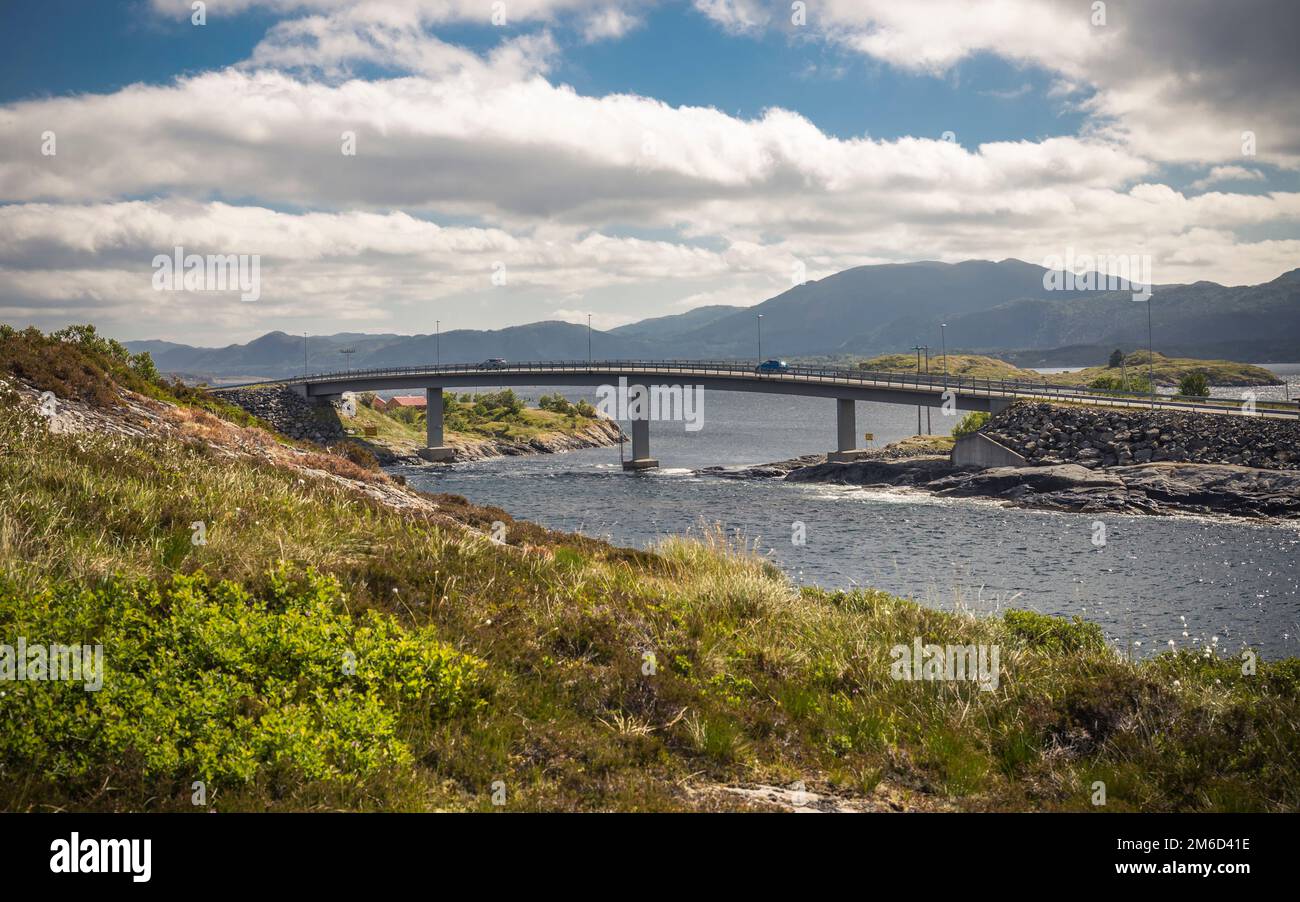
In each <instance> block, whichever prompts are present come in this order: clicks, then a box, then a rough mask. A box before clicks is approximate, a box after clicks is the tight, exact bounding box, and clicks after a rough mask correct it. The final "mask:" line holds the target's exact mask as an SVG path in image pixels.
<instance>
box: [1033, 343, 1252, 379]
mask: <svg viewBox="0 0 1300 902" xmlns="http://www.w3.org/2000/svg"><path fill="white" fill-rule="evenodd" d="M1150 361H1151V364H1152V367H1151V368H1152V371H1153V373H1154V376H1155V383H1156V385H1177V384H1178V380H1179V379H1181V378H1182V377H1183V376H1185V375H1187V374H1188V373H1197V372H1199V373H1204V374H1205V375H1206V377H1207V378H1208V379H1209V380H1210V384H1211V385H1277V384H1278V379H1277V377H1276V376H1274V375H1273V374H1272V373H1271V372H1269V371H1268V370H1266V369H1264V368H1263V367H1258V366H1252V365H1251V364H1249V363H1235V362H1233V361H1231V360H1196V359H1193V358H1190V357H1166V356H1165V355H1163V354H1161V353H1160V352H1159V351H1156V352H1155V354H1154V355H1153V356H1151V357H1150ZM1124 362H1125V365H1126V366H1127V368H1128V372H1129V375H1130V376H1131V375H1134V374H1135V373H1136V374H1139V375H1142V376H1145V375H1146V373H1147V363H1148V354H1147V352H1146V351H1134V352H1133V353H1131V354H1127V355H1125V357H1124ZM1119 373H1120V367H1113V368H1112V367H1108V366H1092V367H1088V368H1087V369H1082V370H1076V371H1074V372H1072V373H1054V374H1053V375H1052V376H1051V377H1050V378H1051V380H1052V381H1053V382H1056V383H1059V384H1062V385H1088V384H1090V383H1091V382H1093V381H1094V380H1096V379H1098V378H1101V377H1107V376H1112V377H1116V378H1118V376H1119Z"/></svg>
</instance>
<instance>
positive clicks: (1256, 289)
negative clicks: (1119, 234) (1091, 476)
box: [946, 270, 1300, 365]
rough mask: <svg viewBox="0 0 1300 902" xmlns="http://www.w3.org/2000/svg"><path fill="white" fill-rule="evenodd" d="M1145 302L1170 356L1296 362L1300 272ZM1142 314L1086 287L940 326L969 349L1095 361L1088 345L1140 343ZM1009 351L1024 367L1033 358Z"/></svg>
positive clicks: (1105, 347) (1208, 285)
mask: <svg viewBox="0 0 1300 902" xmlns="http://www.w3.org/2000/svg"><path fill="white" fill-rule="evenodd" d="M1150 304H1151V307H1150V318H1151V332H1152V335H1153V338H1154V341H1155V344H1156V347H1157V349H1159V350H1161V351H1163V352H1165V353H1166V354H1169V355H1171V356H1185V357H1201V358H1221V359H1232V360H1253V361H1264V360H1272V361H1279V362H1282V361H1294V360H1297V359H1300V270H1292V271H1290V272H1287V273H1284V274H1283V275H1281V276H1279V277H1278V278H1276V279H1274V280H1273V281H1271V282H1265V283H1263V284H1261V285H1245V286H1237V287H1226V286H1223V285H1219V284H1217V283H1214V282H1194V283H1192V284H1190V285H1162V286H1157V287H1156V288H1155V289H1154V290H1153V291H1152V295H1151V301H1150ZM1147 314H1148V310H1147V305H1146V304H1145V303H1135V302H1134V301H1133V298H1132V294H1131V293H1129V292H1117V291H1112V292H1093V293H1090V294H1088V295H1085V296H1081V297H1074V298H1068V299H1064V300H1062V301H1043V300H1034V299H1023V300H1015V301H1009V302H1007V303H1004V304H999V305H996V306H994V307H991V308H989V309H987V310H983V311H979V312H976V313H969V314H964V315H961V316H958V317H953V318H952V319H951V320H950V321H949V323H948V329H947V330H946V331H947V334H948V336H949V339H950V341H954V340H955V341H957V342H958V343H960V345H961V347H962V348H964V349H968V350H986V351H991V350H1002V349H1016V350H1020V351H1025V352H1032V351H1034V350H1039V349H1061V350H1060V352H1059V353H1058V354H1057V355H1056V357H1055V359H1057V360H1063V358H1064V357H1066V356H1071V357H1072V358H1073V359H1071V360H1068V361H1065V360H1063V362H1062V363H1061V364H1059V365H1070V364H1071V363H1074V362H1076V361H1077V362H1093V363H1095V362H1099V361H1098V360H1097V354H1096V353H1089V349H1091V350H1092V351H1101V352H1102V353H1103V356H1104V354H1108V353H1109V352H1110V351H1111V350H1112V349H1114V348H1117V347H1121V348H1126V349H1133V348H1142V347H1145V346H1146V344H1147ZM1080 351H1082V352H1083V353H1079V352H1080ZM1071 352H1073V353H1071ZM1014 356H1015V357H1016V362H1018V363H1020V364H1021V365H1026V364H1030V363H1031V362H1032V358H1033V356H1034V355H1033V354H1032V353H1025V354H1017V355H1014Z"/></svg>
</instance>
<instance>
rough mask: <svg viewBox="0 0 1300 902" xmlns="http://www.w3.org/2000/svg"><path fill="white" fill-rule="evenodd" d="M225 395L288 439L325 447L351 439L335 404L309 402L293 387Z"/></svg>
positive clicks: (231, 401) (224, 396) (232, 391)
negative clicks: (293, 389)
mask: <svg viewBox="0 0 1300 902" xmlns="http://www.w3.org/2000/svg"><path fill="white" fill-rule="evenodd" d="M222 397H223V398H225V399H226V400H227V401H229V402H230V403H232V404H236V405H238V406H239V407H242V408H244V410H247V411H248V412H249V413H251V414H252V415H253V416H255V417H257V418H258V419H260V420H264V421H265V422H267V423H270V424H271V425H272V426H274V427H275V429H276V431H277V432H279V433H280V434H281V435H286V436H288V437H289V438H293V439H299V440H302V441H310V442H315V443H316V444H318V445H326V446H328V445H333V444H335V443H336V442H341V441H343V440H344V439H346V438H348V434H347V432H345V431H344V429H343V424H342V422H341V421H340V420H339V416H338V411H337V410H335V409H334V407H333V405H330V404H321V403H318V402H314V401H309V400H308V399H306V398H304V397H303V396H302V395H300V394H298V393H297V392H294V391H292V390H291V389H287V388H237V389H232V390H230V391H227V392H223V393H222Z"/></svg>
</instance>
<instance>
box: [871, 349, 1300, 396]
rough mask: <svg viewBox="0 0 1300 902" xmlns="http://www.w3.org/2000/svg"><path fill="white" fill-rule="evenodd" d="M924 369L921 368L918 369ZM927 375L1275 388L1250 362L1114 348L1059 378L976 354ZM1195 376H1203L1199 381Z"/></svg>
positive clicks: (903, 364)
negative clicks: (1100, 358)
mask: <svg viewBox="0 0 1300 902" xmlns="http://www.w3.org/2000/svg"><path fill="white" fill-rule="evenodd" d="M851 365H853V366H856V367H857V368H858V369H861V370H869V371H872V372H880V373H915V372H916V371H917V365H916V357H915V356H914V355H909V354H882V355H880V356H878V357H870V358H867V359H865V360H855V361H854V362H853V363H852V364H851ZM922 366H923V367H924V364H922ZM928 372H929V373H930V374H931V375H934V374H941V373H945V372H946V373H947V374H948V375H949V376H956V377H964V378H968V379H1002V380H1006V381H1008V382H1048V383H1051V384H1053V385H1071V386H1079V387H1081V388H1082V387H1086V388H1096V389H1103V390H1117V391H1125V390H1127V391H1139V392H1142V391H1150V390H1151V387H1150V383H1149V382H1148V381H1147V380H1148V378H1151V379H1153V380H1154V381H1155V384H1156V386H1157V388H1160V387H1183V386H1184V384H1185V383H1186V384H1187V385H1191V383H1189V382H1187V380H1189V379H1197V380H1198V382H1199V384H1201V385H1203V386H1204V387H1209V386H1216V385H1217V386H1249V385H1280V384H1281V382H1280V380H1279V379H1278V378H1277V376H1275V375H1274V374H1273V373H1270V372H1269V371H1268V370H1266V369H1264V368H1263V367H1260V366H1255V365H1254V364H1250V363H1237V362H1235V361H1232V360H1197V359H1195V358H1191V357H1166V356H1165V355H1164V354H1161V353H1160V352H1159V351H1156V352H1155V353H1154V355H1152V354H1148V353H1147V352H1146V351H1133V352H1131V353H1128V354H1125V353H1124V352H1123V351H1121V350H1119V349H1116V350H1115V351H1114V352H1113V353H1112V354H1111V355H1110V359H1109V360H1107V361H1106V363H1105V364H1104V365H1100V366H1090V367H1086V368H1084V369H1079V370H1071V371H1069V372H1062V373H1040V372H1038V371H1037V370H1030V369H1022V368H1021V367H1018V366H1016V365H1015V364H1012V363H1008V362H1007V361H1005V360H999V359H998V358H996V357H987V356H984V355H981V354H948V355H947V362H946V369H945V360H944V357H943V356H942V355H940V356H934V357H931V358H930V363H929V369H928ZM1198 377H1203V382H1200V380H1199V379H1198Z"/></svg>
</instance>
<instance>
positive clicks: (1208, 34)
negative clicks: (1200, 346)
mask: <svg viewBox="0 0 1300 902" xmlns="http://www.w3.org/2000/svg"><path fill="white" fill-rule="evenodd" d="M696 6H697V8H699V9H701V11H703V12H704V13H705V14H706V15H707V16H708V17H709V18H711V19H713V20H714V21H716V22H718V23H719V24H720V25H721V26H722V27H723V28H725V29H727V30H729V31H732V32H755V31H760V30H762V29H763V28H764V27H775V26H776V25H778V24H783V21H782V19H781V18H780V16H779V15H778V14H777V13H778V12H779V11H780V10H781V9H783V8H785V7H786V6H787V4H784V3H782V2H772V3H761V2H759V0H696ZM1297 27H1300V8H1297V7H1296V6H1295V4H1294V3H1291V2H1290V0H1238V2H1235V3H1222V2H1217V0H1109V2H1107V3H1106V5H1105V24H1100V25H1099V24H1094V23H1093V10H1092V4H1091V3H1087V2H1081V0H988V2H981V3H970V2H968V0H909V2H906V3H899V2H897V0H822V2H819V3H817V4H816V5H810V9H809V16H808V25H807V29H808V31H809V33H811V34H815V35H818V36H820V37H821V38H822V39H824V40H826V41H828V42H830V43H833V44H836V45H839V46H842V47H846V48H848V49H850V50H853V51H855V52H857V53H861V54H863V55H866V56H869V57H871V58H873V59H876V60H880V61H882V62H884V63H887V64H889V65H891V66H894V67H896V68H899V69H901V70H904V71H908V72H914V73H927V74H930V75H944V74H946V73H948V72H949V71H950V70H952V69H953V68H954V67H955V66H957V65H958V64H959V63H961V62H963V61H965V60H968V59H971V58H973V57H975V56H977V55H979V54H993V55H996V56H999V57H1002V58H1003V59H1006V60H1009V61H1011V62H1013V63H1015V64H1017V65H1022V66H1032V67H1037V68H1041V69H1043V70H1045V71H1047V72H1050V73H1053V74H1054V75H1055V76H1056V79H1055V83H1054V86H1053V90H1052V94H1053V95H1054V96H1064V95H1067V94H1072V93H1075V92H1077V91H1079V90H1081V89H1083V88H1084V87H1085V86H1086V87H1087V88H1089V89H1091V90H1092V91H1093V94H1092V96H1091V97H1089V98H1088V99H1087V100H1086V103H1085V105H1084V108H1085V109H1086V110H1087V111H1088V112H1089V113H1090V114H1091V115H1092V117H1093V123H1092V126H1093V128H1094V129H1096V130H1097V131H1098V132H1099V133H1101V134H1104V135H1106V136H1108V137H1110V138H1113V139H1115V140H1120V141H1123V142H1125V143H1126V144H1127V145H1128V146H1129V147H1130V148H1132V149H1133V150H1134V151H1135V152H1136V153H1138V154H1140V155H1142V156H1143V157H1145V158H1147V159H1152V160H1161V161H1170V162H1229V161H1231V160H1234V159H1238V160H1239V159H1240V158H1241V157H1242V149H1241V145H1242V137H1241V134H1242V132H1243V131H1245V130H1251V131H1255V132H1256V133H1257V134H1258V135H1259V143H1260V149H1259V154H1260V156H1261V159H1263V160H1267V161H1268V162H1271V163H1273V164H1274V165H1278V166H1283V167H1287V168H1291V169H1300V120H1297V119H1296V117H1295V116H1294V101H1295V88H1296V85H1297V83H1298V82H1300V62H1298V60H1300V55H1297V54H1296V52H1295V42H1294V39H1293V36H1294V34H1295V30H1296V28H1297ZM1288 36H1290V37H1288Z"/></svg>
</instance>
